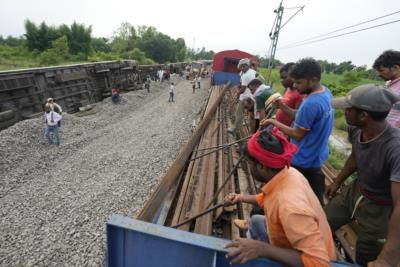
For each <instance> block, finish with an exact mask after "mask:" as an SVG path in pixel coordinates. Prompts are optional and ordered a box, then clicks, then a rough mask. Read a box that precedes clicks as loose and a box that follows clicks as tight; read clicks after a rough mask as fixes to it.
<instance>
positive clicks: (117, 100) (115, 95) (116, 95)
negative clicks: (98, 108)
mask: <svg viewBox="0 0 400 267" xmlns="http://www.w3.org/2000/svg"><path fill="white" fill-rule="evenodd" d="M111 101H112V102H114V103H118V102H119V94H113V95H112V96H111Z"/></svg>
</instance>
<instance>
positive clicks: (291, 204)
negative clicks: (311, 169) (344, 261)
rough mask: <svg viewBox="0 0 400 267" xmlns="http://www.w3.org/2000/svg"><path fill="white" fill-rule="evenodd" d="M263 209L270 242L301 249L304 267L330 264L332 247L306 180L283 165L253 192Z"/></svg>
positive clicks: (320, 213) (327, 226)
mask: <svg viewBox="0 0 400 267" xmlns="http://www.w3.org/2000/svg"><path fill="white" fill-rule="evenodd" d="M256 200H257V203H258V204H259V205H260V207H262V208H263V209H264V212H265V217H266V222H267V229H268V237H269V240H270V243H271V244H272V245H274V246H277V247H281V248H290V249H295V250H298V251H300V252H301V260H302V262H303V264H304V266H305V267H311V266H313V267H314V266H330V261H331V260H334V259H335V257H336V256H335V255H336V254H335V246H334V243H333V238H332V232H331V230H330V227H329V224H328V221H327V219H326V216H325V213H324V211H323V209H322V207H321V205H320V203H319V200H318V198H317V197H316V196H315V194H314V192H313V191H312V189H311V187H310V185H309V183H308V181H307V180H306V179H305V178H304V176H303V175H302V174H301V173H300V172H299V171H297V170H296V169H295V168H286V167H285V168H284V169H283V170H282V171H280V172H279V173H278V174H277V175H275V176H274V177H273V178H272V180H270V181H269V182H268V183H267V184H266V185H265V186H264V187H263V188H262V193H260V194H258V195H256Z"/></svg>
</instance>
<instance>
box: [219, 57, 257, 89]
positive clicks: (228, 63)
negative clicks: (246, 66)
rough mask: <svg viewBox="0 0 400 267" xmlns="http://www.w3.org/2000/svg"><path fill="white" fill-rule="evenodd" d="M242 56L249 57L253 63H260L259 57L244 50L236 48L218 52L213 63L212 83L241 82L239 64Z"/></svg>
mask: <svg viewBox="0 0 400 267" xmlns="http://www.w3.org/2000/svg"><path fill="white" fill-rule="evenodd" d="M242 58H248V59H250V61H251V62H252V64H255V65H256V66H257V65H258V61H257V57H256V56H254V55H252V54H249V53H247V52H244V51H240V50H237V49H235V50H225V51H221V52H218V53H216V54H215V55H214V58H213V65H212V78H211V83H212V85H220V84H225V83H226V82H228V81H229V82H231V83H232V84H239V82H240V77H239V70H238V69H237V64H238V63H239V60H241V59H242Z"/></svg>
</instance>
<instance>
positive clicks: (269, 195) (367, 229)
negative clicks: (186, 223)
mask: <svg viewBox="0 0 400 267" xmlns="http://www.w3.org/2000/svg"><path fill="white" fill-rule="evenodd" d="M250 65H251V64H250V62H249V60H248V59H242V60H241V61H240V62H239V66H240V68H241V72H242V74H241V84H240V86H239V93H240V101H239V104H238V107H237V110H236V118H235V119H236V122H235V125H234V128H232V129H228V131H229V132H231V133H233V134H235V135H238V131H239V129H240V127H241V125H242V120H243V119H242V118H243V111H244V110H245V108H246V106H247V108H248V109H249V110H251V111H252V112H253V114H254V115H251V116H253V117H254V120H255V121H256V120H257V119H259V120H260V121H259V123H257V122H256V123H255V125H256V126H255V129H258V130H256V132H255V134H254V135H253V136H252V137H251V138H250V140H249V141H248V143H247V144H246V146H245V149H244V151H243V153H244V155H245V156H246V157H245V158H246V159H247V162H248V164H249V167H250V172H251V174H252V176H253V177H254V178H255V179H256V180H258V181H260V182H262V183H263V184H264V186H263V187H262V189H261V193H259V194H258V195H253V196H251V195H243V194H236V193H231V194H229V195H227V196H226V197H225V201H226V203H227V204H235V203H238V202H247V203H253V204H258V205H259V206H260V207H261V208H262V209H263V214H261V215H253V216H252V217H251V218H250V219H249V223H248V232H247V233H248V237H249V239H240V240H235V241H233V242H232V243H230V244H228V245H227V247H234V248H235V249H234V250H232V251H230V252H229V253H228V254H227V256H228V257H229V258H231V260H232V262H233V263H244V262H246V261H248V260H251V259H253V258H257V257H268V258H270V259H273V260H276V261H278V262H281V263H283V264H284V265H285V266H286V265H287V266H329V265H330V261H332V260H334V259H335V247H334V241H333V237H332V233H334V232H335V231H336V230H337V229H339V228H340V227H341V226H343V225H345V224H347V223H349V222H351V221H354V222H355V223H356V224H357V225H358V227H357V228H358V239H357V244H356V262H357V264H360V265H362V266H367V265H368V266H399V264H400V227H399V225H400V129H399V127H400V52H399V51H392V50H389V51H385V52H384V53H383V54H382V55H380V56H379V57H378V58H377V59H376V61H375V63H374V65H373V67H374V69H376V70H377V72H378V74H379V76H380V77H381V78H382V79H384V80H385V81H386V86H385V87H384V86H379V85H374V84H364V85H361V86H358V87H356V88H354V89H352V90H351V91H350V92H348V93H347V95H346V96H345V97H340V98H335V99H333V96H332V94H331V92H330V90H329V88H327V87H325V86H324V85H322V84H321V82H320V80H321V74H322V73H321V67H320V65H319V63H318V62H317V61H316V60H314V59H312V58H304V59H301V60H299V61H298V62H296V63H289V64H286V65H285V66H283V68H281V72H280V74H281V82H282V84H283V85H284V87H285V88H286V90H285V93H284V94H283V97H275V96H274V91H273V90H272V88H270V87H269V86H267V85H264V84H263V82H261V80H260V79H258V78H257V77H255V75H256V72H255V70H252V69H251V68H250ZM268 98H274V99H273V100H272V101H270V102H271V103H272V104H271V105H272V106H273V107H274V108H275V109H278V112H277V113H276V115H275V117H266V116H265V115H266V114H265V112H264V108H265V106H264V105H263V103H264V102H265V101H266V100H267V99H268ZM249 100H250V101H249ZM267 102H268V101H267ZM249 103H250V104H249ZM252 105H254V108H253V106H252ZM333 108H336V109H343V110H344V112H345V118H346V122H347V124H348V138H349V142H350V143H351V145H352V151H351V154H350V156H349V157H348V159H347V160H346V163H345V165H344V167H343V169H342V170H341V171H340V172H339V174H338V175H337V177H336V179H335V180H334V183H333V184H331V185H330V186H329V187H328V188H327V189H326V188H325V176H324V174H323V173H322V170H321V166H322V164H323V163H324V162H325V161H326V160H327V158H328V154H329V149H328V138H329V136H330V134H331V131H332V128H333V123H334V112H333ZM257 113H258V114H257ZM258 124H259V126H258ZM355 172H357V177H356V178H355V179H354V180H353V181H351V182H349V183H348V184H346V186H343V185H344V182H345V181H346V179H348V178H349V177H350V176H351V175H352V174H354V173H355ZM339 189H341V190H339ZM326 199H330V201H328V203H327V204H326V205H325V201H324V200H326ZM261 213H262V212H261Z"/></svg>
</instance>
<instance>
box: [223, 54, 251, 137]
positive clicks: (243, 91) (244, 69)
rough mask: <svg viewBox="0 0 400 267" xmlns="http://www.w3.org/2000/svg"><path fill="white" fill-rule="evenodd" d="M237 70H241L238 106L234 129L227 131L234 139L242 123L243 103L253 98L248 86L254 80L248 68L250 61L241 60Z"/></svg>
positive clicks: (246, 59)
mask: <svg viewBox="0 0 400 267" xmlns="http://www.w3.org/2000/svg"><path fill="white" fill-rule="evenodd" d="M238 69H240V70H241V76H240V86H239V94H240V95H239V104H238V106H237V108H236V113H235V123H234V128H229V129H228V132H229V133H232V134H234V135H235V136H236V137H239V130H240V127H241V126H242V122H243V112H244V102H245V101H246V100H247V99H248V98H253V94H252V93H251V91H250V89H249V88H248V85H249V83H250V82H251V81H252V80H253V79H254V78H256V71H255V70H253V69H251V68H250V59H248V58H243V59H241V60H240V61H239V63H238Z"/></svg>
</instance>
